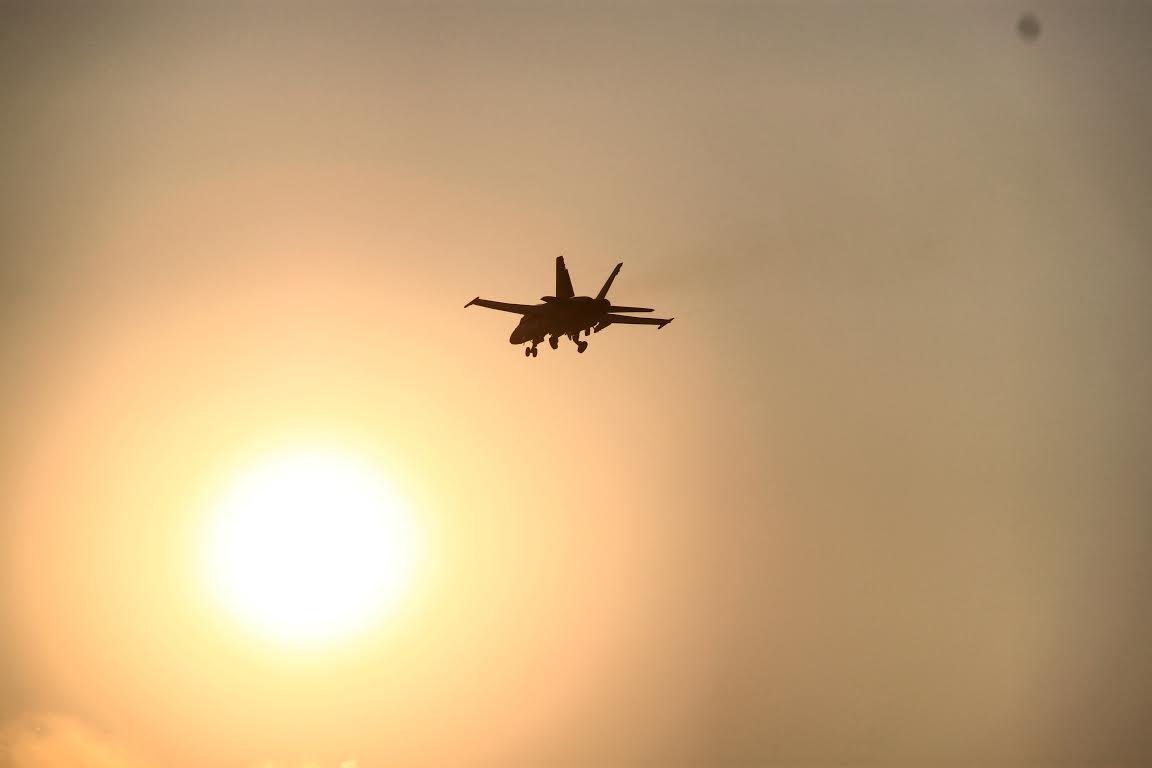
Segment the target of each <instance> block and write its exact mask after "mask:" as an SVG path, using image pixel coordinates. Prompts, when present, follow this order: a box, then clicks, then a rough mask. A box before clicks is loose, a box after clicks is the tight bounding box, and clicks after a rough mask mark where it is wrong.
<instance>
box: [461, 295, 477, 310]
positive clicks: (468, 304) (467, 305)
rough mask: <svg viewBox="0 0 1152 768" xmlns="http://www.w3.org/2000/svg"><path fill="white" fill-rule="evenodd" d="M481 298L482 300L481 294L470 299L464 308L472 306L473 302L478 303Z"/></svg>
mask: <svg viewBox="0 0 1152 768" xmlns="http://www.w3.org/2000/svg"><path fill="white" fill-rule="evenodd" d="M479 300H480V297H479V296H477V297H476V298H474V299H472V301H470V302H468V303H467V304H465V305H464V309H468V307H470V306H472V305H473V304H475V303H476V302H477V301H479Z"/></svg>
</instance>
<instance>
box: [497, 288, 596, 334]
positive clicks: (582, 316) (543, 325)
mask: <svg viewBox="0 0 1152 768" xmlns="http://www.w3.org/2000/svg"><path fill="white" fill-rule="evenodd" d="M609 307H611V302H609V301H608V300H607V299H594V298H592V297H591V296H573V297H572V298H570V299H552V300H550V301H546V302H544V303H543V304H538V305H536V306H535V307H533V308H532V311H531V312H526V313H525V314H524V316H523V317H522V318H521V319H520V322H519V323H518V324H517V325H516V328H515V329H514V330H513V331H512V335H511V336H509V337H508V343H509V344H525V343H527V342H530V341H535V342H540V341H543V340H544V337H545V336H573V335H575V334H578V333H580V332H581V331H585V330H590V329H592V328H594V327H595V326H597V325H599V324H600V322H601V321H603V319H604V317H605V316H606V315H607V314H608V309H609Z"/></svg>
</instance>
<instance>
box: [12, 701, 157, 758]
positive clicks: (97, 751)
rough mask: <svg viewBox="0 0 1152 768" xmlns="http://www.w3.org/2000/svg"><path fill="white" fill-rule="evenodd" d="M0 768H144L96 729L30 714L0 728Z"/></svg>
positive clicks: (51, 716) (119, 745)
mask: <svg viewBox="0 0 1152 768" xmlns="http://www.w3.org/2000/svg"><path fill="white" fill-rule="evenodd" d="M0 765H2V766H3V768H145V766H146V763H144V762H142V761H141V760H140V759H139V758H138V757H136V756H135V755H133V754H131V753H130V752H129V751H128V749H127V748H126V747H124V746H123V745H122V744H120V743H118V742H117V741H116V740H114V739H112V738H111V737H110V736H108V735H107V734H103V733H101V732H99V731H97V730H96V729H93V728H90V727H88V726H85V725H82V724H80V723H78V722H76V721H75V720H72V719H70V718H67V717H63V716H60V715H53V714H31V715H23V716H21V717H17V718H15V719H13V720H9V721H8V722H6V723H4V725H3V726H0Z"/></svg>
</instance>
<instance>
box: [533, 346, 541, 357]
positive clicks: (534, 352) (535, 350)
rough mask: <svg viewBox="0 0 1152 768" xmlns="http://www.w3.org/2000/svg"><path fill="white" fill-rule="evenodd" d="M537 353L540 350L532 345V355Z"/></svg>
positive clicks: (534, 355)
mask: <svg viewBox="0 0 1152 768" xmlns="http://www.w3.org/2000/svg"><path fill="white" fill-rule="evenodd" d="M538 354H540V350H538V349H536V347H532V357H536V355H538Z"/></svg>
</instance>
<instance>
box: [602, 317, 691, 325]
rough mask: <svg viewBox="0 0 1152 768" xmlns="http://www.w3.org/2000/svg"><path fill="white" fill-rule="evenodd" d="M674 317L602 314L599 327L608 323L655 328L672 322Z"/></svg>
mask: <svg viewBox="0 0 1152 768" xmlns="http://www.w3.org/2000/svg"><path fill="white" fill-rule="evenodd" d="M674 319H675V318H672V317H667V318H665V317H632V316H631V315H604V319H603V320H602V321H601V322H600V327H601V328H605V327H607V326H609V325H654V326H656V327H657V328H663V327H664V326H666V325H668V323H670V322H672V321H673V320H674Z"/></svg>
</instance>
